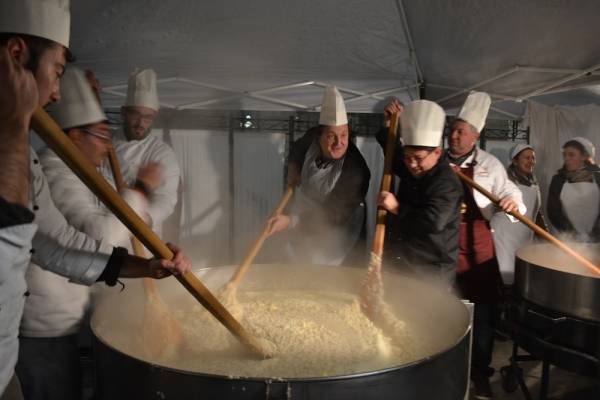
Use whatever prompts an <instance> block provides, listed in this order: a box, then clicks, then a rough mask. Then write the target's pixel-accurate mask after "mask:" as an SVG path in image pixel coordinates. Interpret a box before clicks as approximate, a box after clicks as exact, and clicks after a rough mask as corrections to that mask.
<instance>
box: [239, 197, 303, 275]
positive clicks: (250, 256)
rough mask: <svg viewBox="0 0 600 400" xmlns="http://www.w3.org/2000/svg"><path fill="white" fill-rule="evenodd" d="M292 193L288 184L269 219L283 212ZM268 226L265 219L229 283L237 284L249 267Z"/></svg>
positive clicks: (265, 235)
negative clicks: (258, 233)
mask: <svg viewBox="0 0 600 400" xmlns="http://www.w3.org/2000/svg"><path fill="white" fill-rule="evenodd" d="M292 194H294V187H293V186H288V188H287V189H286V190H285V193H283V196H282V197H281V200H279V203H277V206H276V207H275V209H274V210H273V212H272V213H271V215H270V216H269V219H271V218H272V217H275V216H277V215H279V214H281V213H282V212H283V209H284V208H285V206H287V204H288V202H289V201H290V199H291V198H292ZM270 228H271V225H270V224H269V221H268V220H267V223H266V224H265V226H264V228H263V230H262V232H261V233H260V236H259V237H258V239H256V241H255V242H254V244H253V245H252V247H251V248H250V251H249V252H248V254H247V255H246V257H245V258H244V260H243V261H242V263H241V264H240V266H239V267H238V268H237V269H236V270H235V272H234V274H233V276H232V277H231V279H230V280H229V284H230V285H233V286H237V285H238V284H239V282H240V280H242V278H243V277H244V275H245V274H246V272H247V271H248V268H250V265H251V264H252V261H254V258H255V257H256V255H257V254H258V252H259V250H260V249H261V247H262V245H263V243H264V242H265V240H266V239H267V237H268V236H269V229H270Z"/></svg>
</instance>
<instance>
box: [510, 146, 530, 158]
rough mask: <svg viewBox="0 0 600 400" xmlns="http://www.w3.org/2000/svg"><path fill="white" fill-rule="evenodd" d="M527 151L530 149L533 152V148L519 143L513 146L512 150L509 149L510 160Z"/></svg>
mask: <svg viewBox="0 0 600 400" xmlns="http://www.w3.org/2000/svg"><path fill="white" fill-rule="evenodd" d="M527 149H531V150H533V146H531V145H529V144H525V143H519V144H517V145H515V146H513V148H512V149H510V153H509V156H510V159H511V160H513V159H514V158H515V157H516V156H518V155H519V153H520V152H522V151H523V150H527Z"/></svg>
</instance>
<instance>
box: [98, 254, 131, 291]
mask: <svg viewBox="0 0 600 400" xmlns="http://www.w3.org/2000/svg"><path fill="white" fill-rule="evenodd" d="M125 256H127V249H125V248H123V247H115V249H114V250H113V252H112V254H111V255H110V258H109V259H108V264H106V268H104V271H102V273H101V274H100V276H99V277H98V280H97V282H104V283H106V285H108V286H115V285H116V283H117V280H118V279H119V274H120V272H121V266H122V265H123V260H124V259H125Z"/></svg>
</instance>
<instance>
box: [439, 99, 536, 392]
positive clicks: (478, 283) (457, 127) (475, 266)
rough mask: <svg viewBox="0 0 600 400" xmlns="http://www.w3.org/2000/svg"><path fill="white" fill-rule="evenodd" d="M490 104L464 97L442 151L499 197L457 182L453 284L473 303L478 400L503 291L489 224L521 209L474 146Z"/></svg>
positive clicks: (513, 189) (498, 168)
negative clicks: (494, 199)
mask: <svg viewBox="0 0 600 400" xmlns="http://www.w3.org/2000/svg"><path fill="white" fill-rule="evenodd" d="M490 105H491V99H490V96H489V95H488V94H487V93H483V92H471V93H470V94H469V96H468V97H467V99H466V100H465V103H464V104H463V106H462V108H461V110H460V112H459V113H458V115H457V117H456V119H455V120H454V122H453V123H452V127H451V131H450V135H449V136H448V146H449V148H448V151H447V152H446V158H447V160H448V161H449V162H450V164H451V165H453V166H454V168H455V169H457V170H460V171H461V172H462V173H463V174H465V175H467V176H469V177H471V178H473V179H474V180H475V181H476V182H477V183H479V184H480V185H481V186H483V187H484V188H485V189H487V190H488V191H490V192H492V193H493V194H495V195H496V196H498V197H499V198H500V199H501V200H500V209H498V208H496V206H495V205H494V204H493V203H492V202H491V201H490V200H489V199H488V198H487V197H485V196H483V195H482V194H481V193H479V192H477V191H475V190H474V189H473V188H471V187H470V186H467V185H466V184H465V183H463V189H464V191H463V202H462V205H461V210H460V212H461V224H460V231H459V254H458V269H457V275H456V280H457V284H458V288H459V290H460V292H461V293H462V296H463V297H464V298H466V299H468V300H470V301H471V302H473V303H475V310H474V326H473V350H472V353H471V379H472V381H473V383H474V385H475V393H474V395H475V397H476V398H478V399H489V398H491V396H492V391H491V387H490V383H489V376H490V374H491V373H492V372H493V370H491V369H490V368H489V365H490V363H491V361H492V351H493V348H494V329H495V321H496V317H497V305H498V302H499V301H500V299H501V296H502V287H503V286H502V278H501V276H500V270H499V267H498V261H497V259H496V254H495V250H494V242H493V238H492V231H491V229H490V223H489V221H490V220H491V218H492V216H493V215H494V214H495V213H497V212H503V211H506V212H509V211H511V210H517V209H518V210H519V211H520V212H521V213H522V214H524V213H525V211H526V208H525V205H524V204H523V200H522V195H521V191H520V190H519V189H518V188H517V186H516V185H515V184H514V183H513V182H512V181H511V180H510V179H508V176H507V174H506V170H505V169H504V166H503V165H502V163H501V162H500V161H499V160H498V159H497V158H496V157H494V156H493V155H491V154H489V153H487V152H485V151H483V150H481V149H480V148H479V147H478V146H477V140H479V136H480V133H481V131H482V129H483V127H484V126H485V121H486V118H487V114H488V111H489V108H490ZM504 217H505V218H509V216H508V215H505V216H504ZM511 218H512V217H511Z"/></svg>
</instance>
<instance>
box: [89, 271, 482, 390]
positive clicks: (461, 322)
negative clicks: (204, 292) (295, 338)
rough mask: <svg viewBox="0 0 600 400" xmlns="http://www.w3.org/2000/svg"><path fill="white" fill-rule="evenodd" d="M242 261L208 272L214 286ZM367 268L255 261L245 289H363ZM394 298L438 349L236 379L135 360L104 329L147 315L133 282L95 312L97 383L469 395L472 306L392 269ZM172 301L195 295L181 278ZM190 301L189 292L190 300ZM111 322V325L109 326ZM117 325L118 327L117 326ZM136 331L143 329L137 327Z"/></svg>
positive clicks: (388, 284)
mask: <svg viewBox="0 0 600 400" xmlns="http://www.w3.org/2000/svg"><path fill="white" fill-rule="evenodd" d="M233 270H234V267H218V268H209V269H204V270H200V271H198V272H197V275H198V276H199V278H200V279H202V280H203V282H204V283H205V284H206V285H207V286H208V287H209V288H210V289H212V290H217V289H218V288H220V287H222V285H223V284H224V283H225V282H226V281H227V280H228V278H229V277H230V276H231V274H232V272H233ZM363 274H364V270H362V269H355V268H348V267H330V266H290V265H255V266H253V267H252V269H251V270H250V271H249V273H248V275H247V276H246V277H245V278H244V282H243V284H242V286H241V288H240V290H257V289H278V290H279V289H287V290H297V289H304V290H332V291H336V292H340V291H342V292H349V293H358V288H359V282H360V279H361V277H362V276H363ZM384 282H385V288H386V302H388V303H389V304H390V306H391V307H392V309H393V310H394V312H395V313H396V315H397V316H400V317H401V318H402V319H404V320H405V321H407V322H408V323H409V324H414V326H415V328H416V331H418V332H420V334H419V337H418V338H417V339H418V340H427V341H433V342H432V343H435V344H436V345H437V348H438V350H437V351H436V352H435V353H434V354H424V355H423V357H421V358H419V359H418V360H415V361H413V362H410V363H407V364H404V365H398V366H394V367H392V368H386V369H381V370H377V371H365V372H364V373H357V374H352V375H345V376H331V377H318V378H302V379H285V378H283V379H269V378H234V377H228V376H218V375H209V374H203V373H197V372H190V371H183V370H179V369H177V368H173V367H165V366H161V365H156V364H153V363H149V362H146V361H144V360H141V359H137V358H134V357H132V356H130V355H128V354H126V351H119V350H117V349H116V348H115V346H113V344H111V343H109V342H107V341H106V340H105V338H103V337H102V335H101V334H99V333H98V331H99V329H97V327H98V326H99V324H109V326H111V327H114V329H121V328H120V326H121V325H123V324H125V325H127V324H131V320H132V319H135V318H139V316H140V315H141V314H142V307H143V294H142V292H141V289H139V288H135V287H134V286H136V285H137V283H131V284H129V283H128V285H127V286H128V287H127V289H126V290H125V292H123V293H122V294H119V295H115V296H114V297H113V298H110V299H108V300H107V301H105V302H104V303H103V304H102V305H100V306H99V307H98V308H97V309H96V311H95V313H94V316H93V318H92V330H93V332H94V357H95V367H96V386H97V387H96V389H97V393H98V398H100V399H110V400H119V399H177V400H182V399H344V400H347V399H378V400H384V399H415V400H417V399H418V400H422V399H436V400H440V399H463V398H464V397H465V393H466V390H467V383H468V376H467V375H468V361H469V360H468V356H469V338H470V335H469V332H470V318H469V313H468V311H467V308H466V307H465V306H464V305H463V304H462V303H461V302H460V301H459V300H458V299H456V298H454V297H453V296H451V295H450V294H448V293H446V292H445V291H443V290H440V289H438V288H434V287H433V286H431V285H429V284H427V283H424V282H421V281H418V280H416V279H414V278H410V277H403V276H401V275H398V274H391V273H387V274H385V276H384ZM159 292H160V293H161V296H162V297H164V298H165V299H166V300H167V301H168V303H169V304H173V303H174V302H175V301H177V299H181V298H182V297H186V296H187V297H189V295H187V294H186V293H184V291H183V289H182V288H180V287H179V286H178V285H177V282H175V281H174V280H173V279H168V280H163V281H161V282H160V283H159ZM186 300H187V298H186ZM104 326H106V325H104ZM111 329H112V328H111ZM127 334H128V335H136V334H139V332H138V331H136V330H132V331H131V332H127Z"/></svg>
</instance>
